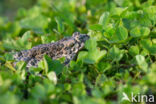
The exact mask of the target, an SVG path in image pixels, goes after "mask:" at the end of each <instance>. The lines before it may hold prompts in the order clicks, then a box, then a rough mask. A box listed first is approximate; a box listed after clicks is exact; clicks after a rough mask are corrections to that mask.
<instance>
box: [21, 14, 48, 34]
mask: <svg viewBox="0 0 156 104" xmlns="http://www.w3.org/2000/svg"><path fill="white" fill-rule="evenodd" d="M49 22H50V18H48V17H46V16H42V15H37V16H35V17H26V18H24V19H22V20H21V21H20V25H21V27H22V28H26V29H32V30H33V31H34V32H36V33H44V30H43V29H44V28H46V27H48V23H49Z"/></svg>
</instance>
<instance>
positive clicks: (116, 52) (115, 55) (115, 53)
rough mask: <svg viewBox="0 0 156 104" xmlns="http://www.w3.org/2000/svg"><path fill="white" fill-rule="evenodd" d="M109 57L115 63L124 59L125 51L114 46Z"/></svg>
mask: <svg viewBox="0 0 156 104" xmlns="http://www.w3.org/2000/svg"><path fill="white" fill-rule="evenodd" d="M108 56H109V57H110V58H111V59H112V60H113V61H120V60H121V58H122V57H123V51H122V50H120V49H119V48H117V47H116V46H113V47H112V48H111V49H110V50H109V54H108Z"/></svg>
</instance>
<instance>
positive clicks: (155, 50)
mask: <svg viewBox="0 0 156 104" xmlns="http://www.w3.org/2000/svg"><path fill="white" fill-rule="evenodd" d="M140 43H141V45H142V46H143V48H145V49H146V50H148V52H149V53H151V54H153V55H154V54H156V44H152V42H151V40H149V39H143V40H141V42H140Z"/></svg>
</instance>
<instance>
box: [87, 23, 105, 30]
mask: <svg viewBox="0 0 156 104" xmlns="http://www.w3.org/2000/svg"><path fill="white" fill-rule="evenodd" d="M89 29H91V30H94V31H102V29H103V28H102V25H100V24H94V25H91V26H89Z"/></svg>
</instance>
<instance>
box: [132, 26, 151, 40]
mask: <svg viewBox="0 0 156 104" xmlns="http://www.w3.org/2000/svg"><path fill="white" fill-rule="evenodd" d="M149 33H150V29H149V28H147V27H138V26H137V27H135V28H133V29H132V30H131V31H130V35H131V36H132V37H145V36H148V35H149Z"/></svg>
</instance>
